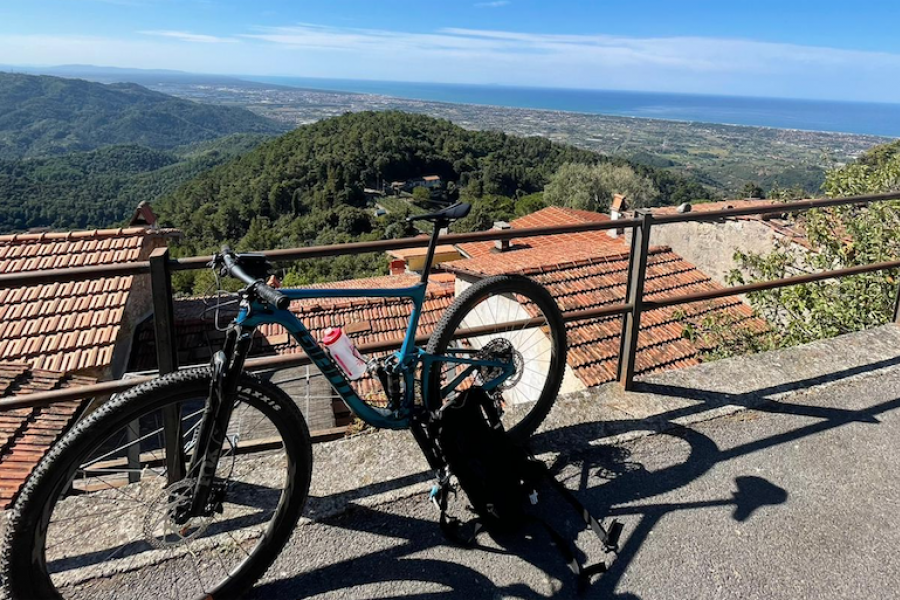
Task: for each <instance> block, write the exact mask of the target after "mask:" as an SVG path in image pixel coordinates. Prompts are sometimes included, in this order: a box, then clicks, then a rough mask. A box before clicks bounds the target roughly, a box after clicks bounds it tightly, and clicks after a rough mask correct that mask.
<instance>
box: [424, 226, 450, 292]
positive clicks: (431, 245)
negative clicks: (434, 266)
mask: <svg viewBox="0 0 900 600" xmlns="http://www.w3.org/2000/svg"><path fill="white" fill-rule="evenodd" d="M449 225H450V221H448V220H447V219H438V220H437V221H435V222H434V231H432V232H431V241H429V242H428V254H426V255H425V266H424V268H423V269H422V278H421V279H420V280H419V281H420V282H421V283H428V275H429V274H430V273H431V263H432V262H433V261H434V251H435V249H437V242H438V236H439V235H440V234H441V229H443V228H445V227H447V226H449Z"/></svg>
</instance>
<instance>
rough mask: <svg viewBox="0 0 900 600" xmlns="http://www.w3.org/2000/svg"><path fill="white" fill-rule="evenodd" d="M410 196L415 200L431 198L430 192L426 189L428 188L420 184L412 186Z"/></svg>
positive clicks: (424, 200) (426, 200) (421, 200)
mask: <svg viewBox="0 0 900 600" xmlns="http://www.w3.org/2000/svg"><path fill="white" fill-rule="evenodd" d="M412 196H413V199H414V200H415V201H416V202H428V201H429V200H431V192H429V191H428V188H426V187H422V186H418V187H414V188H413V191H412Z"/></svg>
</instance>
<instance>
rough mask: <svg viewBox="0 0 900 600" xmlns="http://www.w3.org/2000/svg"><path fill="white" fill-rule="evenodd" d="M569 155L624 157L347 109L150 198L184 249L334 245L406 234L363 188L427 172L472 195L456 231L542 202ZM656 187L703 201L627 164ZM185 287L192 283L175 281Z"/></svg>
mask: <svg viewBox="0 0 900 600" xmlns="http://www.w3.org/2000/svg"><path fill="white" fill-rule="evenodd" d="M566 163H587V164H595V163H614V164H622V165H627V164H628V163H627V161H624V160H620V159H612V158H609V157H604V156H601V155H598V154H596V153H593V152H590V151H586V150H580V149H577V148H574V147H571V146H564V145H561V144H555V143H552V142H550V141H549V140H547V139H545V138H541V137H530V138H520V137H514V136H509V135H506V134H503V133H499V132H492V131H469V130H466V129H463V128H461V127H458V126H456V125H453V124H452V123H450V122H449V121H446V120H441V119H434V118H431V117H427V116H423V115H413V114H407V113H401V112H364V113H355V114H346V115H343V116H341V117H336V118H333V119H327V120H324V121H320V122H318V123H315V124H312V125H308V126H304V127H301V128H299V129H296V130H295V131H292V132H290V133H288V134H286V135H283V136H281V137H280V138H277V139H274V140H272V141H269V142H266V143H263V144H261V145H260V146H259V147H257V148H256V149H255V150H253V151H251V152H249V153H247V154H245V155H243V156H240V157H238V158H236V159H234V160H233V161H231V162H228V163H226V164H223V165H221V166H219V167H216V168H214V169H212V170H210V171H208V172H206V173H203V174H201V175H200V176H199V177H197V178H196V179H194V180H193V181H191V182H189V183H187V184H186V185H184V186H183V187H181V188H179V189H178V191H176V192H175V193H174V194H172V195H171V196H168V197H166V198H164V199H162V200H161V201H159V202H158V203H157V205H156V210H157V212H158V213H159V214H160V217H161V219H162V220H163V222H165V223H166V224H169V225H173V226H177V227H180V228H181V229H182V230H183V231H184V233H185V238H184V240H185V241H184V245H183V246H182V248H180V251H181V252H183V253H198V252H207V251H211V250H214V249H215V248H217V247H218V246H219V245H221V244H222V243H224V242H229V243H233V244H235V245H236V246H237V247H238V248H241V249H246V250H250V249H262V248H275V247H289V246H304V245H312V244H331V243H339V242H347V241H351V240H359V239H380V238H384V237H400V236H404V235H409V234H410V233H412V230H411V229H410V228H409V227H408V226H407V225H406V224H405V223H404V222H403V218H404V217H405V213H404V212H403V211H402V210H401V211H392V212H391V213H390V214H389V215H387V216H385V217H375V216H374V211H373V210H372V208H371V206H370V205H369V203H368V202H367V200H366V197H365V195H364V192H363V190H364V188H366V187H378V186H380V185H381V184H382V182H384V181H388V182H389V181H395V180H405V179H409V178H413V177H418V176H421V175H424V174H436V175H440V176H441V178H442V179H443V180H444V181H448V182H452V183H451V184H450V185H449V186H448V191H447V193H446V195H445V197H446V199H447V200H456V199H463V200H466V201H469V202H472V203H473V205H474V210H473V211H472V214H471V215H470V216H469V217H467V218H466V219H465V220H464V221H462V222H460V223H459V224H458V225H457V226H456V230H457V231H463V230H477V229H484V228H486V227H489V226H490V225H491V223H492V222H493V221H495V220H499V219H511V218H514V217H515V216H516V215H517V214H523V213H525V212H530V211H531V210H535V209H538V208H541V207H542V206H543V201H542V199H541V197H540V192H542V191H543V189H544V186H545V185H546V184H547V182H548V181H549V180H550V178H551V177H552V176H553V175H554V173H556V171H557V170H558V169H559V167H560V166H561V165H563V164H566ZM633 168H634V170H635V171H637V172H638V173H640V174H641V175H643V176H645V177H647V179H649V180H650V181H652V182H653V184H654V185H655V187H656V188H657V189H658V192H659V193H658V195H657V196H656V198H655V203H656V204H671V203H680V202H684V201H688V200H696V199H701V198H708V197H709V192H708V191H707V190H706V189H705V188H704V187H702V186H701V185H700V184H698V183H697V182H694V181H692V180H688V179H685V178H683V177H681V176H679V175H675V174H672V173H668V172H663V171H659V170H657V169H654V168H651V167H647V166H642V165H633ZM383 268H384V265H383V259H382V258H381V257H379V258H377V259H372V260H370V259H368V258H359V259H352V258H351V257H347V258H346V260H342V261H337V260H334V261H322V262H310V263H304V264H303V265H301V266H298V267H296V269H298V270H297V271H295V273H294V276H295V277H296V278H297V281H298V282H303V281H311V280H317V279H321V278H333V277H350V276H359V275H366V274H371V273H372V271H373V269H375V270H380V269H383ZM182 285H183V286H187V287H190V286H191V285H192V284H191V283H190V282H186V281H185V282H182Z"/></svg>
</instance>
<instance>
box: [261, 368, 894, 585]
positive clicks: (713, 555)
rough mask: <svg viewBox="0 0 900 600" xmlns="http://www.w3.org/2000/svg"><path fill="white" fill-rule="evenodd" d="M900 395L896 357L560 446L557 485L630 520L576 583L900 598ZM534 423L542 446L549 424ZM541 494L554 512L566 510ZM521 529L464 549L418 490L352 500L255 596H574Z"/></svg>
mask: <svg viewBox="0 0 900 600" xmlns="http://www.w3.org/2000/svg"><path fill="white" fill-rule="evenodd" d="M670 391H671V392H672V393H678V392H677V389H675V390H670ZM898 408H900V367H896V366H889V367H887V368H882V369H880V370H878V371H876V372H873V373H869V374H865V375H862V376H857V375H854V376H853V377H851V378H849V379H845V380H842V379H837V380H836V381H834V382H831V383H829V384H828V385H825V386H821V387H818V388H813V389H812V390H809V391H800V392H795V393H792V394H789V395H786V396H783V397H781V400H780V402H771V403H768V404H766V405H764V406H762V407H759V408H758V409H753V410H748V411H743V412H740V413H737V414H734V415H731V416H726V417H722V418H719V419H715V420H713V421H708V422H705V423H700V424H696V425H693V426H690V427H688V428H678V427H676V428H674V429H671V430H669V431H667V432H665V433H662V434H659V435H654V436H650V437H645V438H641V439H638V440H635V441H632V442H628V443H625V444H620V445H617V446H612V447H610V446H593V447H586V448H585V449H584V450H583V451H581V452H578V453H575V452H569V453H568V454H567V455H565V456H564V458H565V463H566V466H565V468H564V469H562V473H561V476H562V477H564V478H565V481H566V484H567V485H568V486H569V487H570V488H571V489H577V490H580V492H579V495H580V497H581V498H582V499H583V500H584V502H585V504H587V505H588V506H589V507H590V508H591V509H592V510H593V511H594V512H595V513H596V514H597V515H613V516H615V517H616V518H618V519H620V520H621V521H623V522H624V524H625V534H624V536H623V544H622V551H621V552H620V554H619V555H618V557H616V558H615V559H614V561H613V563H612V565H611V568H610V571H609V572H608V573H606V574H604V575H603V576H601V577H599V578H598V579H595V580H594V582H593V584H592V586H591V588H590V589H589V590H588V592H587V594H586V595H585V596H582V597H596V598H619V599H626V598H627V599H637V598H641V599H645V600H655V599H661V600H663V599H693V600H697V599H705V598H709V599H717V600H726V599H731V598H734V599H738V598H740V599H755V598H759V599H767V600H775V599H782V598H783V599H791V600H795V599H798V598H815V599H817V600H829V599H836V598H847V599H850V598H853V599H858V598H896V597H898V589H900V556H898V554H897V552H896V548H897V547H898V546H900V510H898V509H900V472H898V469H897V462H898V458H900V411H898ZM544 435H545V436H547V438H548V439H545V440H543V443H544V444H547V445H552V440H553V437H554V436H555V433H554V432H549V433H547V434H544ZM548 500H550V502H549V504H550V507H549V510H550V512H551V513H553V512H556V515H555V517H556V518H555V523H556V525H557V526H558V527H560V528H561V529H565V524H566V523H565V521H568V523H569V525H572V524H573V523H574V521H575V519H574V515H572V514H571V513H567V512H566V511H567V510H568V509H566V508H565V507H563V506H561V505H557V504H556V503H555V502H554V501H553V499H552V498H548ZM554 506H555V507H556V508H554ZM545 508H547V507H545ZM557 509H558V510H557ZM526 534H527V537H526ZM526 534H523V535H522V536H513V537H511V538H509V539H502V540H497V541H492V540H491V539H490V538H488V537H487V536H484V537H483V539H482V541H483V542H484V543H485V545H487V546H490V548H489V549H488V550H464V549H458V548H454V547H451V546H448V545H447V544H445V543H444V541H443V538H442V537H441V534H440V533H439V530H438V527H437V514H436V511H435V510H434V509H433V508H432V507H431V506H430V505H429V504H428V503H427V502H426V501H425V499H424V498H423V497H421V496H416V497H411V498H407V499H401V500H398V501H396V502H392V503H389V504H384V505H379V506H375V507H359V508H356V509H351V510H350V511H349V512H347V513H344V514H342V515H338V516H335V517H331V518H328V519H326V520H325V521H323V522H317V523H312V524H307V525H305V526H302V527H300V528H298V530H297V531H296V533H295V535H294V536H293V539H292V541H291V543H290V546H289V547H288V549H287V550H286V551H285V552H284V553H283V555H282V557H281V558H280V559H279V560H278V561H277V562H276V564H275V565H274V566H273V567H272V569H270V571H269V573H268V574H267V576H266V577H265V579H264V580H263V581H262V582H261V583H260V584H259V585H258V586H257V587H256V588H255V590H254V592H253V593H252V595H251V596H250V597H251V598H254V599H259V600H262V599H267V600H268V599H276V598H277V599H294V598H306V597H314V598H546V597H553V598H569V597H578V596H577V594H576V591H575V586H574V580H573V577H572V576H571V575H570V573H569V572H568V570H567V569H566V567H565V565H564V564H563V561H562V559H561V558H560V556H559V554H558V553H557V552H556V550H554V548H553V547H552V546H551V545H550V542H549V539H548V538H547V536H546V534H543V533H542V532H541V531H539V530H532V531H529V532H526ZM527 538H530V539H527ZM579 542H580V545H581V547H582V548H583V549H584V551H585V553H586V555H587V556H586V558H587V561H586V562H591V561H593V560H596V559H599V558H602V556H603V554H602V552H601V551H600V548H599V544H597V543H596V541H595V540H592V539H590V537H589V536H588V534H582V536H581V537H580V538H579Z"/></svg>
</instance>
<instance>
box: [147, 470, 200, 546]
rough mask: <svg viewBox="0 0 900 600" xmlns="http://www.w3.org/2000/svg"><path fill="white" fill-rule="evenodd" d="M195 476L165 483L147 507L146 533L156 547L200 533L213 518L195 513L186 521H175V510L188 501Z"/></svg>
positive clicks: (149, 541)
mask: <svg viewBox="0 0 900 600" xmlns="http://www.w3.org/2000/svg"><path fill="white" fill-rule="evenodd" d="M195 483H196V479H182V480H181V481H177V482H175V483H173V484H172V485H170V486H168V487H166V488H165V489H164V490H162V492H161V493H160V494H159V495H158V496H157V497H156V498H155V499H154V500H153V501H152V502H150V505H149V506H148V507H147V514H146V515H145V516H144V537H145V539H146V540H147V543H149V544H150V545H151V546H153V547H154V548H172V547H175V546H180V545H182V544H185V543H187V542H189V541H190V540H193V539H195V538H198V537H200V536H201V535H203V533H204V532H205V531H206V528H207V527H209V525H210V523H212V522H213V517H212V516H209V517H203V516H200V517H192V518H191V519H190V520H189V521H187V522H186V523H184V524H178V523H176V513H177V512H178V510H179V508H180V507H181V506H183V505H184V503H185V502H188V501H189V498H190V494H191V492H192V490H193V489H194V484H195Z"/></svg>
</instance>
